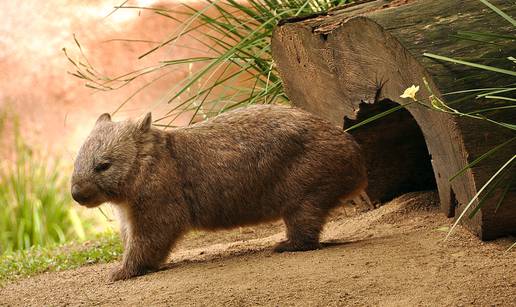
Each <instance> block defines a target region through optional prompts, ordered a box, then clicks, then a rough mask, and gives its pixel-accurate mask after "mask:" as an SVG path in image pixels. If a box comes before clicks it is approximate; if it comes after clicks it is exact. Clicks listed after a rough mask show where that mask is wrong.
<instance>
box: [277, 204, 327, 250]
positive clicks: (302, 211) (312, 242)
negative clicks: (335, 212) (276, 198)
mask: <svg viewBox="0 0 516 307" xmlns="http://www.w3.org/2000/svg"><path fill="white" fill-rule="evenodd" d="M326 216H327V212H326V211H325V210H323V209H320V208H317V207H315V206H313V205H312V204H306V205H303V206H301V207H298V208H295V209H293V210H291V211H290V212H287V213H286V214H285V215H284V216H283V220H284V221H285V226H286V227H287V240H286V241H283V242H280V243H278V244H277V245H276V246H275V248H274V251H275V252H277V253H282V252H298V251H308V250H314V249H319V248H321V244H320V243H319V236H320V234H321V230H322V228H323V226H324V223H325V220H326Z"/></svg>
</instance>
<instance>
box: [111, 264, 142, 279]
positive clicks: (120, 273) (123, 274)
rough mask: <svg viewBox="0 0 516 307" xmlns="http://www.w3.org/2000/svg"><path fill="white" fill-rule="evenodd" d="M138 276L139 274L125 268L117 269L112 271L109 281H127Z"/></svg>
mask: <svg viewBox="0 0 516 307" xmlns="http://www.w3.org/2000/svg"><path fill="white" fill-rule="evenodd" d="M136 275H137V274H132V273H131V272H129V271H128V270H127V269H125V268H124V267H117V268H115V269H114V270H113V271H111V274H110V275H109V281H111V282H114V281H118V280H126V279H129V278H131V277H134V276H136Z"/></svg>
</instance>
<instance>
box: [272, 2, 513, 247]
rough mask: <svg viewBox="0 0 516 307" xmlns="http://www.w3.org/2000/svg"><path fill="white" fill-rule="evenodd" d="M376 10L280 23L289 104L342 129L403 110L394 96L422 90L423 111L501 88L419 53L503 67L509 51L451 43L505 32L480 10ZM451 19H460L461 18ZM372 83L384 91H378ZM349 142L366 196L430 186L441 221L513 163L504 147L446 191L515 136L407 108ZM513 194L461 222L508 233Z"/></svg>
mask: <svg viewBox="0 0 516 307" xmlns="http://www.w3.org/2000/svg"><path fill="white" fill-rule="evenodd" d="M492 2H493V3H494V4H495V5H498V6H499V7H500V8H502V9H504V10H505V11H506V12H508V13H511V14H513V13H516V12H515V11H516V7H514V6H512V5H511V4H509V3H507V2H504V1H502V0H498V1H496V0H493V1H492ZM383 4H384V1H372V2H369V3H366V4H363V5H362V6H357V7H352V8H349V9H343V10H339V11H338V12H336V13H334V14H332V13H331V12H330V13H329V14H328V15H326V16H319V17H317V18H313V19H307V20H303V21H298V22H293V23H285V24H283V25H282V26H280V27H278V28H277V29H276V30H275V32H274V34H273V39H272V51H273V56H274V59H275V61H276V63H277V65H278V70H279V73H280V75H281V77H282V80H283V83H284V87H285V91H286V93H287V95H288V97H289V98H290V100H291V101H292V102H293V103H294V104H295V105H297V106H299V107H301V108H304V109H306V110H308V111H311V112H313V113H316V114H319V115H321V116H322V117H325V118H327V119H328V120H330V121H332V122H333V123H335V124H336V125H343V126H344V127H350V126H351V125H353V124H355V123H357V122H360V121H361V120H363V119H365V118H368V117H370V116H371V115H374V114H378V113H380V112H382V111H385V110H387V109H389V108H392V107H393V106H397V105H399V104H400V103H404V104H405V103H407V102H409V101H408V100H404V99H402V98H400V94H401V93H403V91H404V90H405V89H406V88H407V87H409V86H411V85H413V84H416V85H421V89H420V92H419V93H418V97H419V98H420V100H421V101H423V102H424V103H427V104H428V103H429V102H428V97H429V96H430V95H436V96H437V97H439V98H441V99H443V96H442V94H441V93H445V92H451V91H457V90H464V89H469V88H482V87H495V86H502V85H505V84H506V83H507V80H506V78H504V77H503V76H502V75H501V74H494V73H493V74H491V73H488V72H482V73H483V77H482V78H473V79H472V78H466V77H468V76H471V75H478V71H477V72H475V71H473V70H472V69H471V68H468V67H465V66H459V65H449V64H447V63H443V62H439V61H435V60H431V59H428V58H426V57H423V53H424V52H432V53H438V54H446V55H451V56H455V57H461V58H463V57H472V56H475V55H478V54H484V55H485V54H489V55H496V56H497V57H500V58H502V57H507V56H510V55H512V54H513V53H514V52H516V50H515V49H516V48H515V46H514V45H507V46H505V47H506V48H500V46H496V45H487V44H486V45H480V46H479V45H478V44H477V43H475V42H471V41H460V40H452V39H450V35H451V34H453V33H455V32H456V31H461V30H463V31H471V30H472V29H475V28H478V27H479V26H480V25H481V26H482V29H497V30H499V31H503V30H506V31H510V30H511V28H510V27H508V26H507V23H506V22H505V21H504V20H503V19H502V18H497V16H490V15H487V14H486V12H485V11H482V10H479V5H481V4H479V3H477V2H474V1H472V2H463V1H459V0H453V1H449V0H437V1H424V0H420V1H414V2H411V3H409V4H407V5H404V6H401V7H397V8H393V9H387V10H378V9H377V8H378V7H380V6H381V5H383ZM375 5H376V7H375ZM375 8H376V9H375ZM457 12H461V13H462V15H461V17H460V18H457ZM356 14H361V16H356ZM452 20H453V23H452V26H451V23H450V22H451V21H452ZM451 27H453V28H451ZM504 52H505V53H504ZM506 62H509V61H506ZM509 64H510V63H509ZM509 64H507V65H509ZM423 79H426V80H427V81H428V84H429V87H430V91H428V90H427V89H426V88H425V87H424V86H423ZM379 84H381V85H383V86H381V91H379V88H380V87H379ZM448 97H449V96H447V97H446V98H448ZM452 98H453V99H456V98H460V99H462V100H460V99H459V100H457V101H456V102H455V104H454V107H456V108H459V109H461V108H468V107H470V106H471V104H472V101H471V99H472V98H470V97H467V96H466V95H462V96H453V97H452ZM448 101H450V98H448ZM487 106H488V104H486V105H484V106H483V107H487ZM513 115H514V114H510V112H507V113H506V114H504V113H502V114H498V116H499V117H498V119H503V118H504V117H505V118H506V121H507V122H510V117H511V116H513ZM351 133H352V134H353V135H354V136H355V138H356V140H357V142H358V143H359V144H361V146H362V149H363V151H364V155H365V156H366V160H367V163H368V174H369V182H370V184H369V188H368V191H367V192H368V195H369V196H370V197H371V199H372V200H373V201H375V200H380V201H385V200H388V199H390V198H393V197H395V196H397V195H399V193H403V192H408V191H414V190H424V189H432V188H435V187H437V188H438V190H439V196H440V203H441V208H442V210H443V212H444V213H445V214H446V215H448V216H453V215H458V214H459V213H460V212H461V211H462V210H464V207H465V205H466V204H467V203H468V202H469V200H470V199H471V198H472V197H473V196H474V195H475V194H476V193H477V191H478V190H479V189H480V188H481V187H482V185H483V184H484V183H485V182H486V181H487V180H488V179H489V177H490V176H491V175H492V174H493V173H494V172H495V171H496V170H497V168H498V167H499V166H501V165H502V164H503V162H504V161H506V160H507V158H508V157H510V155H512V154H513V151H512V150H511V149H510V148H509V149H507V150H505V151H503V150H502V151H500V152H498V153H497V154H496V155H495V156H492V157H491V159H490V160H489V162H486V163H484V164H483V165H482V166H477V167H474V168H473V169H470V170H468V171H466V172H465V173H464V175H461V176H460V177H458V178H456V179H455V180H453V181H451V182H450V180H449V179H450V178H451V177H452V176H453V175H454V174H455V173H456V172H457V171H459V170H461V169H462V168H463V167H464V166H466V165H467V164H468V163H470V162H472V161H473V160H474V159H475V158H477V157H479V156H480V155H481V154H483V153H484V152H486V151H487V150H489V149H490V148H492V147H493V146H494V145H497V144H500V143H503V142H504V141H506V140H508V139H509V138H512V137H514V133H511V132H510V131H509V129H505V130H504V129H503V128H497V127H494V126H492V125H489V124H488V123H485V122H482V121H477V120H472V119H467V118H458V117H455V116H452V115H449V114H445V113H442V112H437V111H434V110H431V109H430V108H428V107H425V106H423V105H419V104H411V105H408V106H406V108H405V109H401V110H400V111H397V112H395V113H392V114H390V115H389V116H387V117H385V118H383V119H381V120H377V121H375V122H372V123H370V124H368V125H365V126H362V127H360V128H358V129H356V130H352V131H351ZM514 184H516V183H514ZM493 195H500V192H499V191H495V193H493ZM515 195H516V192H515V189H514V186H513V187H512V188H511V189H509V192H508V193H507V195H506V199H505V201H504V202H503V203H502V204H501V206H500V209H499V210H498V211H496V210H495V209H494V208H495V207H496V206H497V199H496V198H495V197H494V196H493V197H491V198H489V199H487V201H486V203H485V204H484V207H483V208H482V209H481V210H480V212H479V213H478V214H477V215H476V216H475V217H474V218H473V219H466V220H465V223H466V225H467V226H468V228H469V229H470V230H472V231H473V232H475V233H476V234H478V235H479V237H481V238H482V239H492V238H495V237H497V236H500V235H503V234H507V233H516V207H514V206H510V202H511V201H512V202H513V203H514V199H515ZM502 208H503V209H502Z"/></svg>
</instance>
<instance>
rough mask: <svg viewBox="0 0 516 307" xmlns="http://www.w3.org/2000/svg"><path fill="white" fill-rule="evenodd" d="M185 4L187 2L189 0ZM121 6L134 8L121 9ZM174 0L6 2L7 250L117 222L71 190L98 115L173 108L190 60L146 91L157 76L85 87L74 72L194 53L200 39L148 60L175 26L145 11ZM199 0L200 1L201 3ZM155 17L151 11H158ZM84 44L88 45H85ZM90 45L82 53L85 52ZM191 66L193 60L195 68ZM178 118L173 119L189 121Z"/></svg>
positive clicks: (2, 66)
mask: <svg viewBox="0 0 516 307" xmlns="http://www.w3.org/2000/svg"><path fill="white" fill-rule="evenodd" d="M182 2H183V3H184V1H182ZM119 5H125V6H127V7H128V8H120V9H115V8H116V7H117V6H119ZM160 5H166V6H167V7H168V8H173V7H174V6H175V5H177V4H176V3H174V2H172V1H161V2H159V3H158V2H157V1H152V0H146V1H143V0H142V1H137V0H135V1H125V2H123V1H122V0H98V1H90V0H88V1H83V0H73V1H60V0H50V1H36V0H27V1H1V2H0V15H1V20H2V22H1V23H0V80H1V82H0V89H1V90H0V128H1V129H0V133H1V135H0V136H1V141H0V145H1V149H0V157H1V162H0V163H1V171H0V254H2V252H5V251H12V250H17V249H24V248H29V247H30V246H32V245H47V244H53V243H62V242H65V241H68V240H75V239H80V240H83V239H85V238H87V237H88V236H90V234H91V233H97V232H103V231H106V229H110V228H112V226H113V222H111V221H110V218H111V217H112V216H113V215H112V214H111V212H109V211H110V210H109V208H108V209H104V211H105V212H104V213H105V214H106V216H104V215H103V214H102V213H101V212H100V211H99V210H97V209H96V210H88V211H86V210H83V209H82V208H80V207H79V206H78V205H77V204H74V203H73V202H72V200H71V198H70V196H69V192H68V191H69V176H70V173H71V170H72V164H73V160H74V157H75V154H76V152H77V151H78V149H79V147H80V145H81V143H82V142H83V140H84V138H85V137H86V135H87V134H88V133H89V131H90V130H91V128H92V126H93V124H94V122H95V120H96V119H97V117H98V116H99V115H100V114H101V113H104V112H110V113H112V112H113V111H115V110H116V109H117V108H118V107H119V106H120V105H121V104H122V103H124V101H126V100H127V98H129V97H132V99H131V101H129V102H127V103H126V104H125V105H124V107H123V108H121V109H120V110H119V111H118V112H117V113H116V115H115V116H114V119H115V120H122V119H126V118H135V117H138V116H140V115H142V114H144V113H145V112H148V111H153V113H154V114H153V115H154V116H155V117H157V116H159V114H160V113H162V112H164V110H166V109H167V107H168V106H167V104H166V102H164V100H163V99H164V97H165V96H166V94H167V91H170V89H171V88H172V87H173V84H175V83H176V82H177V80H181V79H184V78H185V76H186V75H187V74H188V73H189V67H188V66H182V67H183V68H181V69H178V68H174V69H173V70H171V71H168V72H167V74H164V75H163V76H162V77H161V78H160V79H159V80H157V81H155V82H153V83H152V85H151V86H148V87H147V88H146V89H145V91H142V92H139V93H136V94H135V92H137V90H138V89H139V88H141V87H142V86H143V85H145V84H147V83H148V82H149V81H151V80H153V79H152V78H156V76H149V77H147V76H142V77H141V78H139V79H138V80H135V81H134V82H132V83H130V84H127V85H125V86H122V87H121V88H120V89H117V90H110V91H102V90H97V89H92V88H90V87H87V86H85V84H86V82H85V81H84V80H81V79H79V78H77V77H75V76H72V75H71V73H74V72H75V67H74V65H73V64H72V62H71V61H69V59H68V58H67V56H66V55H65V53H64V51H63V48H66V50H67V53H68V56H69V57H70V59H76V58H79V59H80V60H81V61H86V62H88V63H89V64H91V66H92V67H95V69H98V73H99V74H101V75H105V76H111V77H116V76H119V75H122V74H125V73H128V72H131V71H136V70H138V69H141V68H143V67H148V66H152V65H156V63H158V61H159V60H164V59H168V58H170V59H172V58H184V57H188V56H192V55H193V54H195V53H196V52H197V51H195V47H196V43H195V42H193V43H190V44H188V47H186V46H185V47H182V46H180V45H179V43H178V44H176V46H174V47H164V48H161V49H160V50H159V52H156V53H153V54H151V55H149V56H147V57H145V58H144V59H142V60H139V59H138V56H139V55H141V54H142V53H144V52H146V51H148V50H149V49H151V48H152V47H154V46H156V45H157V44H160V42H161V41H163V40H164V39H166V38H167V37H168V36H170V35H171V33H173V32H174V30H175V29H176V28H177V24H176V23H175V22H174V21H173V20H172V19H171V18H166V17H161V16H157V15H156V14H154V12H153V11H150V10H147V9H144V8H138V7H149V6H157V7H159V6H160ZM194 5H195V3H194ZM151 17H152V18H151ZM74 35H75V38H76V39H77V42H79V43H80V48H79V46H78V45H77V43H76V41H75V39H74ZM81 51H82V53H81ZM190 69H191V67H190ZM184 122H185V120H182V118H181V117H180V118H178V119H177V120H176V122H175V124H176V123H177V124H184Z"/></svg>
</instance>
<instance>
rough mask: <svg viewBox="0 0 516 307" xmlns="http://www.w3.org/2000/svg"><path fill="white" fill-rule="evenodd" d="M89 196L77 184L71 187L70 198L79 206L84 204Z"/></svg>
mask: <svg viewBox="0 0 516 307" xmlns="http://www.w3.org/2000/svg"><path fill="white" fill-rule="evenodd" d="M90 196H91V195H89V193H87V191H86V190H85V189H82V188H81V187H80V186H79V185H78V184H74V185H72V198H73V199H74V200H75V201H76V202H78V203H79V204H81V203H84V202H86V201H87V200H88V199H89V198H90Z"/></svg>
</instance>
